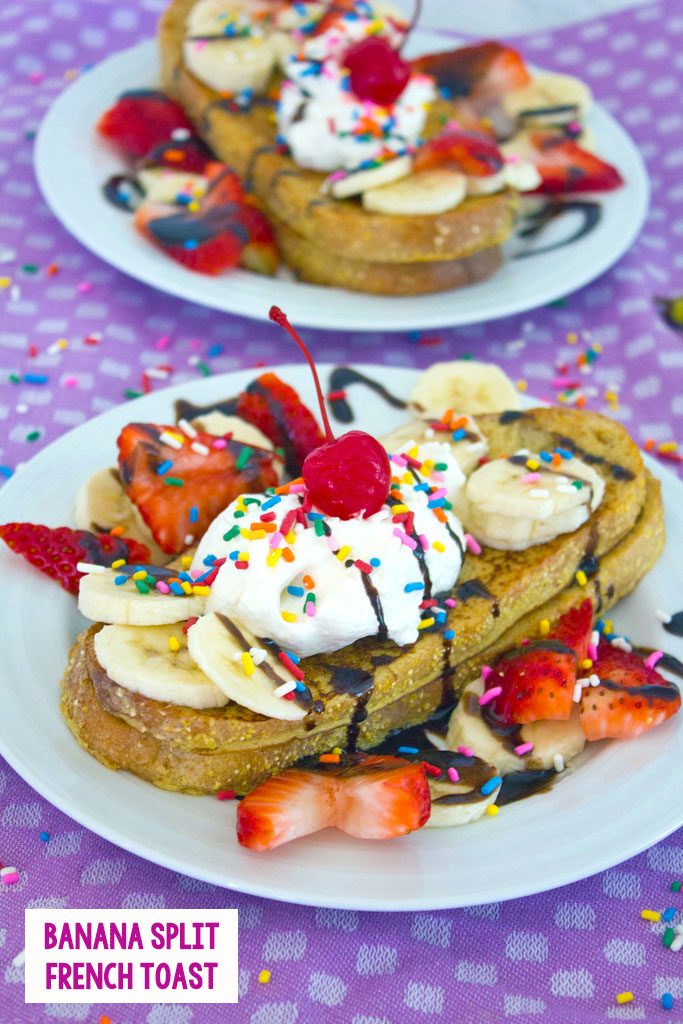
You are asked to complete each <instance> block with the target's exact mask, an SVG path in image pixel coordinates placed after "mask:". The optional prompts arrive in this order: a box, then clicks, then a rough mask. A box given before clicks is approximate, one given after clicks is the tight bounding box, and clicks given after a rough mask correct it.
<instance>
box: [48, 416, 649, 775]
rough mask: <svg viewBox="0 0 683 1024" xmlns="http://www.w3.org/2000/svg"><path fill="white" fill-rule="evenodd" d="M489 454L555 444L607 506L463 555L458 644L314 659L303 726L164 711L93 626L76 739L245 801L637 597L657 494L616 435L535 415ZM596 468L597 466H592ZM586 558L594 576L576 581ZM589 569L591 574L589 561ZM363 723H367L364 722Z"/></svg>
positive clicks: (76, 698) (587, 421)
mask: <svg viewBox="0 0 683 1024" xmlns="http://www.w3.org/2000/svg"><path fill="white" fill-rule="evenodd" d="M478 423H479V426H480V427H481V429H482V430H483V432H484V433H485V434H486V435H487V437H488V438H489V442H490V445H491V454H492V455H494V456H495V455H498V454H502V453H503V452H507V451H512V450H514V449H516V448H519V447H520V446H522V445H525V446H527V447H529V448H530V449H532V450H538V449H539V448H552V447H554V446H556V445H557V444H560V445H562V446H565V447H572V448H574V449H575V450H576V452H577V453H578V454H581V455H582V457H583V458H587V459H588V460H589V461H593V464H594V466H595V468H596V469H597V471H598V472H600V473H601V475H603V476H604V478H605V481H606V488H605V496H604V499H603V502H602V504H601V505H600V507H599V508H598V509H597V511H596V512H595V513H594V514H593V515H592V516H591V519H590V520H589V521H588V522H587V523H586V524H585V525H584V526H582V527H581V528H580V529H578V530H576V531H574V533H571V534H565V535H563V536H560V537H558V538H556V540H554V541H552V542H551V543H549V544H544V545H540V546H538V547H534V548H529V549H527V550H526V551H522V552H503V551H493V550H491V549H484V551H483V553H482V555H481V556H479V557H476V558H475V557H473V556H472V555H471V554H468V555H467V556H466V559H465V564H464V566H463V572H462V574H461V577H460V580H459V582H458V586H457V587H456V592H455V593H456V596H457V597H458V598H459V602H460V603H459V605H458V607H456V608H455V609H453V610H452V611H451V612H450V613H449V619H448V624H449V627H450V628H452V629H454V630H455V634H456V638H455V640H454V641H452V642H446V641H444V640H443V637H442V635H441V633H439V632H435V633H431V634H429V633H425V634H423V635H422V636H421V638H420V640H419V641H418V642H417V643H416V644H414V645H413V646H411V647H407V648H398V647H396V646H395V645H393V644H391V643H378V642H376V641H373V640H368V641H362V642H359V643H357V644H353V645H352V646H351V647H348V648H346V649H344V650H342V651H339V652H336V653H335V654H333V655H326V656H319V657H315V658H309V659H306V660H305V661H304V662H303V663H302V667H303V668H304V669H305V672H306V682H307V684H308V686H309V687H310V689H311V691H312V693H313V695H314V697H315V698H317V700H318V701H319V702H320V703H319V705H318V710H317V711H313V712H311V713H310V714H309V715H308V716H307V717H306V718H305V719H304V720H303V721H300V722H283V721H274V720H273V719H266V718H263V717H262V716H259V715H256V714H253V713H251V712H249V711H246V710H245V709H243V708H241V707H238V706H236V705H234V704H229V705H227V707H226V708H222V709H217V710H209V711H192V710H190V709H187V708H178V707H175V706H172V705H162V704H159V703H158V702H155V701H151V700H149V699H147V698H144V697H141V696H140V695H139V694H132V693H130V692H129V691H126V690H124V689H123V688H121V687H119V686H117V685H115V684H113V683H112V682H111V680H109V679H108V678H107V677H106V676H104V674H103V673H102V671H101V669H99V666H98V665H97V662H96V659H95V658H94V654H93V648H92V636H93V629H95V628H96V627H94V628H93V629H91V630H90V631H89V632H88V633H87V634H84V635H83V636H82V637H80V638H79V640H78V641H77V643H76V645H75V647H74V650H73V652H72V656H71V660H70V662H69V666H68V667H67V671H66V673H65V676H64V679H63V684H62V710H63V712H64V714H65V716H66V718H67V721H68V723H69V725H70V727H71V729H72V731H73V732H74V733H75V735H76V737H77V739H78V740H79V742H80V743H81V744H82V745H83V746H84V747H85V748H86V749H88V750H89V751H90V752H91V753H93V754H94V755H95V756H96V757H98V758H99V759H100V760H102V761H103V762H104V763H106V764H108V765H110V766H111V767H123V768H127V769H128V770H130V771H134V772H136V773H137V774H139V775H141V776H142V777H143V778H145V779H147V780H149V781H151V782H154V783H155V784H156V785H158V786H161V787H163V788H167V789H179V790H183V791H186V792H199V793H202V792H204V793H205V792H215V791H216V790H218V789H221V788H226V789H234V790H235V791H236V792H238V793H244V792H246V791H248V790H249V789H250V788H251V787H253V786H254V785H255V784H256V783H257V782H258V781H260V780H261V779H262V778H264V777H265V776H267V775H269V774H272V773H273V772H275V771H277V770H279V769H281V768H283V767H284V766H286V765H287V764H291V763H292V762H293V761H295V760H297V759H298V758H299V757H301V756H303V755H305V754H314V753H320V752H322V751H324V750H328V749H330V748H331V747H333V746H336V745H339V746H342V747H343V746H346V745H347V744H348V743H349V741H353V740H354V738H357V741H358V743H359V745H360V746H363V747H368V746H371V745H373V744H375V743H378V742H379V741H380V740H381V739H382V738H383V736H384V735H385V734H386V733H387V732H388V731H390V730H392V729H396V728H399V727H404V726H408V725H411V724H415V723H417V722H419V721H423V720H424V719H425V718H426V717H427V716H428V715H429V714H430V713H431V712H432V711H433V710H435V709H436V708H437V707H438V706H439V705H440V704H441V703H443V701H444V700H445V699H447V697H448V696H449V695H450V694H456V693H457V692H458V691H459V690H460V689H461V688H462V687H463V686H464V685H465V684H466V683H467V682H469V681H470V679H471V678H472V677H473V675H476V674H477V672H478V670H479V668H480V667H481V665H482V664H483V663H485V662H487V661H489V660H490V659H491V658H492V657H494V656H495V655H496V653H499V652H501V651H502V650H504V649H505V648H507V647H509V646H511V645H514V644H515V643H517V642H518V641H519V640H520V639H521V638H522V637H523V636H525V635H527V636H528V635H533V634H534V633H535V632H536V631H537V624H538V621H539V620H540V619H541V618H548V619H550V620H551V621H554V620H555V619H556V618H557V617H559V615H560V614H562V612H563V611H565V610H566V608H567V607H569V606H570V605H571V604H573V603H575V602H576V601H577V600H578V599H580V598H581V596H582V594H583V593H584V592H585V593H587V594H588V596H590V597H591V599H592V600H593V602H594V604H595V606H596V608H598V609H604V608H607V607H610V606H611V605H612V604H613V603H614V602H615V601H617V600H618V599H619V598H620V597H621V596H623V595H624V594H626V593H628V592H629V591H630V590H631V589H632V588H633V587H634V586H635V585H636V583H637V582H638V580H639V579H641V578H642V576H643V575H644V574H645V572H646V571H647V570H648V569H649V568H650V567H651V566H652V564H653V563H654V561H655V560H656V558H657V557H658V555H659V553H660V552H661V549H662V545H663V540H664V527H663V514H662V506H661V498H660V493H659V485H658V483H657V482H656V481H654V480H653V479H652V478H651V477H650V476H649V474H647V473H646V471H645V469H644V467H643V463H642V459H641V456H640V452H639V450H638V448H637V447H636V446H635V445H634V443H633V442H632V441H631V440H630V438H629V437H628V434H627V433H626V431H625V430H624V428H623V427H621V425H619V424H617V423H615V422H614V421H612V420H609V419H607V418H605V417H603V416H599V415H597V414H595V413H586V412H577V411H575V410H571V409H566V408H565V409H557V408H553V409H534V410H530V411H527V412H525V413H522V414H520V413H514V414H503V415H502V416H500V417H499V416H497V415H489V416H482V417H480V418H479V419H478ZM595 460H597V461H595ZM587 555H591V556H595V559H596V560H597V570H596V571H595V572H593V568H594V567H593V568H591V569H590V570H589V572H591V573H592V575H591V578H590V580H589V584H588V586H587V587H586V588H585V591H584V590H582V588H580V587H579V586H578V584H577V583H576V579H575V575H576V571H577V568H578V567H579V565H580V564H581V563H582V562H583V560H584V559H585V558H586V556H587ZM584 564H585V563H584ZM364 716H365V717H364Z"/></svg>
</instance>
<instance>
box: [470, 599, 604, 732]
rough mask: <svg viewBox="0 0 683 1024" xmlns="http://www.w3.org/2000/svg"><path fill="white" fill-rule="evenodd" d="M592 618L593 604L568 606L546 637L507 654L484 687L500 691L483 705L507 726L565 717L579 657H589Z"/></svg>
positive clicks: (587, 602)
mask: <svg viewBox="0 0 683 1024" xmlns="http://www.w3.org/2000/svg"><path fill="white" fill-rule="evenodd" d="M592 622H593V612H592V605H591V603H590V601H588V600H586V601H583V602H582V603H581V604H580V605H577V606H575V607H574V608H570V610H569V611H568V612H566V613H565V614H564V615H563V616H562V617H561V618H560V619H559V621H558V623H557V625H556V626H555V628H554V629H553V630H552V631H551V632H550V633H549V634H548V635H547V636H546V637H544V638H542V639H540V640H536V641H534V642H532V643H530V644H529V645H528V646H527V647H519V648H516V649H515V650H514V651H510V652H508V653H507V654H504V655H503V656H502V657H501V658H500V659H499V660H498V661H497V662H496V664H495V665H494V666H493V670H492V672H491V674H490V675H489V676H488V678H487V680H486V689H487V690H490V689H492V688H493V687H501V689H502V693H500V694H499V695H498V696H497V697H494V698H493V699H492V700H491V701H490V702H489V704H486V705H484V707H485V714H486V715H489V716H491V717H493V718H494V719H495V720H496V721H497V722H499V723H500V724H501V725H504V726H510V725H525V724H527V723H528V722H541V721H545V720H548V719H550V720H559V721H564V720H565V719H567V718H569V716H570V714H571V712H572V704H573V701H572V698H573V694H574V684H575V682H576V677H577V666H578V664H579V660H580V659H581V660H582V659H583V658H585V656H586V652H587V650H588V644H589V641H590V635H591V626H592Z"/></svg>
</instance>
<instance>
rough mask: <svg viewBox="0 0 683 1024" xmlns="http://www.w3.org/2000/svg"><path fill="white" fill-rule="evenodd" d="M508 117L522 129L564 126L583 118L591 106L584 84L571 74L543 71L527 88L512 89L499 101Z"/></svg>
mask: <svg viewBox="0 0 683 1024" xmlns="http://www.w3.org/2000/svg"><path fill="white" fill-rule="evenodd" d="M501 102H502V104H503V109H504V111H505V113H506V114H507V116H508V117H509V118H510V119H511V120H512V121H516V122H518V123H519V124H520V126H521V127H524V128H532V127H533V128H540V127H547V126H548V125H558V124H567V123H568V122H570V121H576V120H577V119H578V118H581V117H584V116H585V115H586V114H587V113H588V111H589V110H590V107H591V103H592V95H591V91H590V89H589V88H588V86H587V85H586V83H585V82H582V81H581V80H580V79H579V78H574V76H573V75H562V74H559V73H556V72H550V71H544V72H542V73H540V74H537V75H534V77H533V78H532V79H531V81H530V82H529V84H528V85H524V86H522V88H521V89H511V90H510V91H509V92H506V93H505V94H504V95H503V98H502V101H501Z"/></svg>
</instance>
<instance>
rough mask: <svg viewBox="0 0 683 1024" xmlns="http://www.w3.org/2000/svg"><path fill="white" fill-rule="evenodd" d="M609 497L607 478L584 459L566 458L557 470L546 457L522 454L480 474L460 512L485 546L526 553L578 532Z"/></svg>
mask: <svg viewBox="0 0 683 1024" xmlns="http://www.w3.org/2000/svg"><path fill="white" fill-rule="evenodd" d="M543 454H544V455H546V456H547V457H548V458H550V456H549V454H548V453H543ZM604 492H605V483H604V481H603V479H602V477H600V476H598V474H597V473H596V472H595V470H594V469H593V468H592V467H591V466H589V465H587V464H586V463H585V462H582V461H581V459H578V458H575V457H574V458H571V459H566V458H561V459H560V460H559V462H558V464H557V465H555V464H554V463H553V462H551V461H544V459H543V457H542V456H540V455H530V454H529V453H528V452H518V453H517V454H516V455H512V456H510V457H509V458H503V459H493V460H492V461H491V462H487V463H486V464H485V465H484V466H480V467H479V469H476V470H475V471H474V473H472V475H471V476H470V477H469V479H468V480H467V483H466V485H465V488H464V490H463V491H462V492H461V494H460V496H459V498H458V500H457V508H456V512H457V514H458V515H459V517H460V519H461V521H462V523H463V524H464V526H465V529H466V530H468V531H469V532H470V533H472V534H473V535H474V536H475V537H476V538H477V540H479V541H480V542H481V543H482V544H486V545H487V546H488V547H491V548H498V549H500V550H502V551H523V550H524V549H525V548H528V547H531V546H532V545H534V544H544V543H545V542H546V541H549V540H553V539H554V538H555V537H557V536H558V535H559V534H561V533H571V532H572V531H573V530H576V529H578V527H579V526H581V525H582V523H585V522H586V520H587V519H588V517H589V516H590V514H591V512H593V511H594V510H595V509H596V508H597V507H598V505H599V504H600V502H601V501H602V496H603V494H604Z"/></svg>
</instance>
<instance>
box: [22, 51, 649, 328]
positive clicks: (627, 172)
mask: <svg viewBox="0 0 683 1024" xmlns="http://www.w3.org/2000/svg"><path fill="white" fill-rule="evenodd" d="M418 44H419V45H418ZM415 49H421V50H423V51H424V50H429V49H443V38H441V37H440V36H438V35H436V34H434V33H429V32H421V33H419V38H418V39H417V40H416V45H415ZM156 68H157V56H156V49H155V43H154V42H152V41H148V42H144V43H140V44H139V45H138V46H134V47H132V48H131V49H130V50H125V51H123V52H122V53H119V54H116V55H115V56H113V57H110V58H108V59H107V60H105V61H103V62H102V63H101V64H98V65H97V66H96V67H95V68H93V69H92V70H91V71H88V73H87V74H84V75H81V76H80V78H78V79H76V81H75V82H74V83H73V84H72V85H70V86H69V87H68V88H67V89H65V90H64V92H63V93H62V94H61V95H60V96H59V98H58V99H57V100H56V101H55V103H54V104H53V105H52V107H51V108H50V110H49V111H48V113H47V115H46V117H45V119H44V120H43V122H42V124H41V126H40V130H39V133H38V138H37V141H36V150H35V167H36V174H37V176H38V182H39V184H40V187H41V189H42V191H43V194H44V196H45V198H46V200H47V202H48V204H49V205H50V207H51V208H52V211H53V213H54V214H55V215H56V216H57V217H58V218H59V220H60V221H61V222H62V223H63V224H64V226H65V227H66V228H67V230H68V231H70V232H71V234H72V235H74V236H75V237H76V238H77V239H78V241H79V242H81V243H82V244H83V245H85V246H86V247H87V248H89V249H91V250H92V251H93V252H94V253H95V254H96V255H97V256H99V257H101V259H103V260H105V261H106V262H107V263H111V264H112V265H113V266H115V267H116V268H117V269H118V270H122V271H123V272H124V273H126V274H130V275H131V277H134V278H137V279H138V280H139V281H144V282H145V283H146V284H150V285H153V286H154V287H155V288H159V289H160V290H161V291H164V292H168V293H170V294H171V295H177V296H180V297H181V298H183V299H189V300H191V301H192V302H197V303H199V304H200V305H203V306H210V307H213V308H215V309H220V310H223V311H225V312H228V313H240V314H242V315H243V316H248V317H255V318H256V319H260V320H265V319H267V316H268V310H269V308H270V306H271V305H272V304H273V303H276V304H277V305H279V306H281V307H282V308H283V309H285V310H286V311H287V313H288V315H289V317H290V318H291V320H292V322H293V323H298V324H299V325H302V326H308V327H325V328H333V329H339V328H347V329H349V330H357V331H370V330H372V331H377V330H392V329H396V330H413V329H417V330H424V329H427V328H434V327H444V326H458V325H461V324H471V323H477V322H480V321H483V320H494V319H496V318H497V317H503V316H509V315H511V314H512V313H519V312H521V311H523V310H527V309H534V308H536V307H538V306H542V305H544V304H545V303H548V302H552V301H553V300H554V299H558V298H561V297H562V296H564V295H568V294H569V293H570V292H573V291H575V290H576V289H577V288H580V287H581V286H582V285H584V284H587V283H588V282H589V281H592V280H594V279H595V278H596V277H598V276H599V275H600V274H602V273H603V271H605V270H606V269H607V268H608V267H610V266H611V265H612V264H613V263H615V262H616V260H618V259H619V257H620V256H622V255H623V253H624V252H626V250H627V249H628V248H629V247H630V246H631V244H632V242H633V241H634V239H635V237H636V235H637V234H638V232H639V231H640V228H641V227H642V225H643V222H644V220H645V215H646V213H647V207H648V201H649V184H648V178H647V172H646V171H645V167H644V165H643V161H642V159H641V157H640V154H639V152H638V150H637V149H636V147H635V145H634V143H633V142H632V141H631V139H630V138H629V136H628V135H627V134H626V132H625V131H624V130H623V128H621V127H620V125H619V124H617V122H616V121H615V120H614V118H612V116H611V115H610V114H608V113H607V111H606V110H605V109H604V107H601V106H600V105H599V104H598V105H596V106H595V108H594V110H593V112H592V113H591V115H590V127H591V129H592V130H593V132H594V134H595V136H596V138H598V139H599V140H600V150H601V152H602V153H604V154H605V155H606V156H607V158H608V159H609V160H611V161H612V162H613V163H614V164H616V165H617V167H618V168H619V169H620V171H621V172H622V175H623V177H624V179H625V181H626V184H625V186H624V187H623V188H621V189H618V190H617V191H616V192H614V193H611V194H607V195H605V196H604V197H602V198H601V199H599V201H600V203H601V205H602V211H603V216H602V219H601V221H600V223H599V225H598V227H597V228H596V229H595V230H593V231H592V232H591V233H590V234H588V235H586V236H585V237H584V238H582V239H580V240H579V241H576V242H573V243H572V244H571V245H567V246H564V247H562V248H560V249H558V250H557V251H555V252H551V253H546V254H544V255H538V256H533V257H527V258H525V259H519V260H514V259H510V260H507V261H506V262H505V264H504V266H503V267H502V268H501V269H500V270H499V271H498V272H497V273H496V274H495V275H494V276H493V277H492V278H491V280H490V281H484V282H482V283H480V284H476V285H472V286H471V287H468V288H464V289H458V290H456V291H451V292H445V293H441V294H437V295H422V296H416V297H414V298H413V297H411V298H392V297H386V296H373V295H361V294H358V293H354V294H353V296H352V295H351V294H350V293H349V292H345V291H340V290H338V289H331V288H323V287H319V286H317V285H311V284H305V283H302V282H298V281H293V280H291V279H290V280H287V279H285V278H278V279H275V280H273V279H271V278H265V277H262V276H260V275H258V274H251V273H248V272H246V271H242V270H239V271H233V272H231V273H230V274H228V275H223V276H220V277H218V278H212V277H205V276H202V275H201V274H195V273H192V272H191V271H189V270H186V269H185V268H184V267H182V266H180V264H178V263H175V262H174V261H173V260H171V259H170V258H168V257H166V256H164V254H163V253H160V252H159V251H158V250H156V249H155V248H154V247H153V246H152V245H150V244H149V243H148V242H146V241H145V240H144V239H143V238H141V237H140V236H139V235H138V234H137V232H136V231H135V230H134V228H133V226H132V222H131V216H130V215H129V214H126V213H124V212H122V211H120V210H117V209H116V208H114V207H113V206H112V205H111V204H110V203H108V202H107V201H106V200H105V199H104V198H103V195H102V185H103V183H104V182H105V181H106V179H107V178H108V177H109V176H110V175H111V174H114V173H120V172H121V171H122V169H123V164H122V161H121V159H120V158H118V157H117V156H116V155H115V154H114V153H113V152H112V150H111V149H110V148H109V147H108V146H107V145H105V144H103V143H102V142H101V141H98V139H97V138H96V135H95V131H94V126H95V123H96V121H97V119H98V118H99V116H100V115H101V114H102V112H103V111H104V110H105V109H106V108H107V107H108V106H109V105H110V104H111V103H113V101H114V100H115V99H116V97H117V96H118V95H119V94H120V93H121V92H123V91H124V90H126V89H130V88H132V87H133V86H140V87H141V86H146V85H154V84H156ZM576 228H577V221H576V219H575V215H573V214H568V215H566V216H565V218H563V220H562V222H561V223H555V224H553V225H552V226H551V227H549V228H548V229H547V232H545V233H544V234H543V235H542V236H541V239H539V241H538V243H537V244H539V245H540V244H541V241H542V242H543V243H549V242H551V241H554V240H559V239H560V238H566V237H569V236H571V234H572V233H573V232H574V231H575V230H576ZM511 245H512V247H513V248H515V247H516V246H517V243H516V242H515V241H512V242H511Z"/></svg>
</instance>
